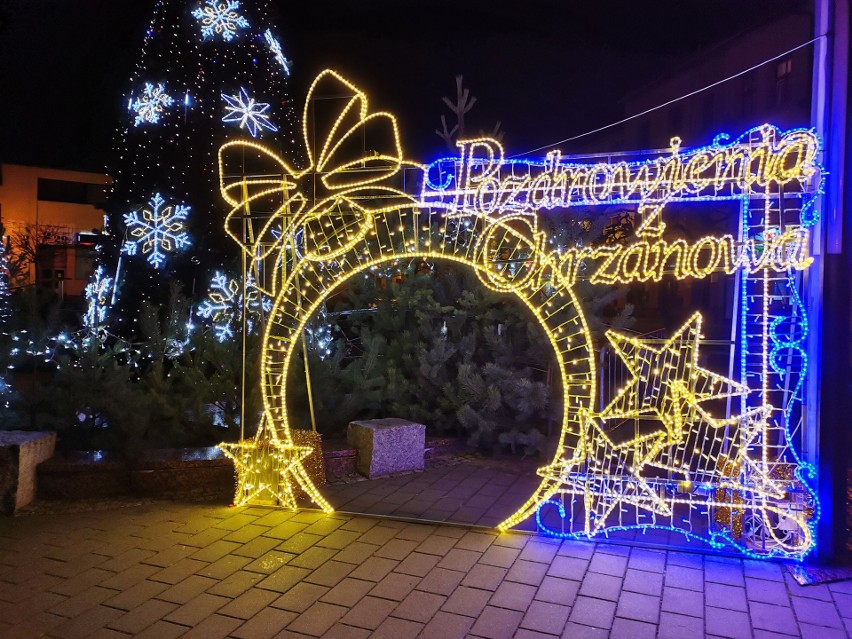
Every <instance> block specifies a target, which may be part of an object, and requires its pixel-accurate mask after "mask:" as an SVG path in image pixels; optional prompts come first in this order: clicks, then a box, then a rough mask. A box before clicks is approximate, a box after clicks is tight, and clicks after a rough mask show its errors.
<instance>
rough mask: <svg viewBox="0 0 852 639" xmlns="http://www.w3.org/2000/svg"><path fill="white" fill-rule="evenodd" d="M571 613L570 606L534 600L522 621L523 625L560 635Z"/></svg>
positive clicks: (538, 630) (530, 628)
mask: <svg viewBox="0 0 852 639" xmlns="http://www.w3.org/2000/svg"><path fill="white" fill-rule="evenodd" d="M569 614H571V607H570V606H563V605H560V604H555V603H547V602H544V601H533V602H532V603H530V605H529V608H527V611H526V614H525V615H524V618H523V620H522V621H521V627H522V628H527V629H529V630H535V631H537V632H544V633H548V634H551V635H558V634H560V633H561V632H562V629H563V628H564V627H565V624H566V622H567V621H568V615H569Z"/></svg>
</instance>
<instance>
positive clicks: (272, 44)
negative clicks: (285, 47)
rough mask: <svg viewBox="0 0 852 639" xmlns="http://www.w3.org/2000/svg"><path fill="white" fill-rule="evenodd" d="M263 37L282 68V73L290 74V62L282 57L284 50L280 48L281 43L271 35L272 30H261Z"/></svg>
mask: <svg viewBox="0 0 852 639" xmlns="http://www.w3.org/2000/svg"><path fill="white" fill-rule="evenodd" d="M263 37H264V38H266V44H267V45H268V46H269V50H270V52H272V55H273V56H274V57H275V60H276V61H277V62H278V64H280V65H281V68H282V69H284V75H286V76H289V75H290V65H291V64H292V62H291V61H290V60H288V59H287V58H285V57H284V52H283V51H282V50H281V43H280V42H278V40H277V39H276V38H275V36H273V35H272V31H270V30H269V29H267V30H266V31H264V32H263Z"/></svg>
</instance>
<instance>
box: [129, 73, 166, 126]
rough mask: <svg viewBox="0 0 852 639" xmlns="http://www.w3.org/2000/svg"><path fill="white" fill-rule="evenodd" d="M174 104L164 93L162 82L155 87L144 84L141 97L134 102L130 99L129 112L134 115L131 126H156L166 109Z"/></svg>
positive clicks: (148, 83)
mask: <svg viewBox="0 0 852 639" xmlns="http://www.w3.org/2000/svg"><path fill="white" fill-rule="evenodd" d="M174 102H175V101H174V98H172V96H170V95H169V94H168V93H166V87H165V85H164V84H163V83H162V82H160V83H159V84H157V85H156V86H155V85H154V84H152V83H150V82H146V83H145V89H144V90H143V91H142V95H141V96H140V97H138V98H136V99H135V100H133V99H132V98H131V102H130V104H129V107H130V110H131V111H133V112H134V113H135V114H136V119H135V120H134V121H133V125H134V126H139V125H140V124H145V123H148V124H157V123H158V122H159V121H160V116H161V115H162V114H163V112H164V111H165V109H166V107H170V106H172V104H174Z"/></svg>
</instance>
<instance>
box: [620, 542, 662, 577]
mask: <svg viewBox="0 0 852 639" xmlns="http://www.w3.org/2000/svg"><path fill="white" fill-rule="evenodd" d="M627 567H628V568H632V569H634V570H643V571H645V572H656V573H662V572H663V571H664V570H665V569H666V553H665V551H662V550H646V549H645V548H634V549H633V550H632V551H631V553H630V557H629V558H628V560H627Z"/></svg>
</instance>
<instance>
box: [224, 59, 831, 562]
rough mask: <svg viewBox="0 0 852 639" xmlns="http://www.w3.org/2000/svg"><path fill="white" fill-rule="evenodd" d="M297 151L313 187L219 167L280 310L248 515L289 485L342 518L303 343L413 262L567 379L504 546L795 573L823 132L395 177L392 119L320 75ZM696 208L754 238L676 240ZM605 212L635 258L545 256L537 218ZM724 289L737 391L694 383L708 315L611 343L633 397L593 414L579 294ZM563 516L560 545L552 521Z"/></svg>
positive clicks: (707, 377) (490, 147)
mask: <svg viewBox="0 0 852 639" xmlns="http://www.w3.org/2000/svg"><path fill="white" fill-rule="evenodd" d="M319 92H321V93H323V94H330V95H336V96H340V95H341V94H342V95H345V96H348V97H347V98H346V99H343V100H342V101H341V106H340V109H339V110H338V111H337V112H336V117H333V118H330V119H329V120H328V121H325V120H322V121H321V120H320V119H319V118H317V116H316V115H315V113H314V111H313V110H312V108H311V102H312V98H313V97H314V95H315V94H317V93H319ZM303 133H304V140H305V146H306V149H305V155H306V157H307V159H308V161H307V166H306V167H305V168H295V167H293V166H291V165H290V164H288V162H287V161H285V160H284V159H282V158H281V157H279V156H278V155H277V154H276V153H275V152H273V151H272V150H271V149H269V148H267V147H265V146H262V145H260V144H258V143H257V142H255V141H253V140H239V141H231V142H228V143H226V144H225V145H224V146H223V147H222V148H221V150H220V154H219V158H220V177H221V191H222V195H223V197H224V198H225V200H226V201H227V202H228V203H229V205H230V206H231V207H232V209H231V212H230V214H229V215H228V216H227V219H226V223H225V226H226V231H227V233H228V234H229V235H230V236H231V237H232V238H233V239H234V240H235V241H236V242H237V243H238V244H239V245H240V246H241V247H242V248H243V250H244V251H245V255H246V258H247V260H248V261H249V262H250V263H252V264H255V265H261V264H262V265H264V267H265V268H266V269H267V271H268V270H270V269H271V270H273V271H274V273H273V275H272V277H270V278H268V283H267V284H266V288H265V289H263V292H264V294H267V295H270V296H271V297H272V298H273V299H274V300H275V303H274V306H273V308H272V311H271V314H270V317H269V320H268V322H267V326H266V332H265V338H264V352H263V356H262V373H263V374H262V385H263V398H264V418H263V420H262V426H261V428H260V430H259V431H258V435H257V436H256V437H255V438H254V439H252V440H247V441H245V442H242V443H240V444H236V445H233V444H232V445H227V444H223V448H224V450H225V451H226V453H227V454H228V455H229V456H232V457H234V459H235V460H236V461H237V465H238V474H239V491H238V493H239V494H238V501H241V502H244V501H245V500H247V499H248V498H249V497H251V496H252V495H254V494H257V493H259V492H265V493H266V494H267V495H274V496H276V499H277V501H279V502H280V503H282V504H285V505H288V506H293V505H294V502H293V498H292V495H293V485H292V482H293V481H295V482H297V483H298V484H299V485H300V486H301V487H302V489H304V491H305V492H306V493H307V494H308V495H309V496H310V498H311V499H313V501H314V503H316V504H317V505H318V506H320V507H321V508H323V509H325V510H330V509H331V507H330V506H329V504H328V503H327V502H326V501H325V500H324V499H323V498H322V496H321V495H320V493H319V491H318V490H317V489H316V488H315V487H314V486H313V485H312V484H311V482H310V479H309V478H308V476H307V474H306V473H305V472H304V468H303V467H302V461H301V460H302V459H303V453H304V451H302V450H301V449H300V448H299V447H298V446H295V444H294V442H293V438H292V436H291V433H290V429H291V427H292V424H291V423H290V417H289V414H288V412H287V406H286V401H285V398H286V387H287V371H288V368H289V366H290V362H291V360H292V358H293V355H294V353H295V351H296V349H297V346H298V344H299V341H300V336H301V335H302V332H303V330H304V329H305V326H306V324H307V323H308V321H309V319H310V318H311V316H312V315H313V314H314V313H315V312H316V311H317V310H318V309H319V308H320V307H321V305H322V304H323V302H324V300H325V299H326V298H327V296H328V295H329V294H330V293H331V292H332V291H333V290H334V289H335V288H337V287H339V286H340V285H341V284H343V283H345V282H346V281H347V280H348V279H349V278H351V277H353V276H355V275H356V274H359V273H363V272H364V271H366V270H368V269H371V268H373V267H375V266H377V265H381V264H384V263H387V262H390V261H393V260H398V259H400V258H403V259H407V260H411V259H415V258H426V259H429V260H435V259H444V260H448V261H452V262H456V263H459V264H463V265H465V266H467V267H469V268H471V269H473V270H474V271H475V272H476V273H477V275H478V277H479V280H480V281H481V282H482V284H483V285H485V286H487V287H489V288H491V289H493V290H495V291H502V292H506V293H510V294H513V295H515V296H516V297H517V298H518V299H519V300H520V301H521V302H522V303H523V304H524V305H525V306H526V307H527V308H529V310H530V314H531V317H532V318H533V319H534V320H535V321H536V322H538V324H539V325H540V326H541V327H542V329H543V330H544V332H545V333H546V335H547V337H548V339H549V341H550V344H551V345H552V347H553V350H554V353H555V355H556V360H557V362H558V373H559V376H560V381H561V388H562V392H563V402H562V430H561V439H560V445H559V447H558V449H557V452H556V455H555V458H554V460H553V462H552V463H551V464H549V465H547V466H545V467H544V468H542V469H540V470H539V474H540V475H541V477H542V481H541V484H540V486H539V487H538V489H537V490H536V491H535V492H534V494H533V495H532V496H531V497H530V498H529V500H527V502H526V503H524V504H523V505H522V506H521V508H519V509H518V511H517V512H516V513H514V514H513V515H511V516H510V517H508V518H507V519H506V520H505V521H504V522H502V523H501V524H500V525H499V526H498V528H499V529H500V530H506V529H508V528H510V527H512V526H514V525H517V524H518V523H520V522H522V521H524V520H526V519H528V518H530V517H531V516H535V517H536V519H537V520H538V521H539V523H540V525H541V528H542V530H544V531H545V532H547V531H549V532H552V533H553V534H560V535H566V536H573V535H586V536H591V535H596V534H600V533H607V532H608V531H611V530H615V529H626V528H639V529H650V528H654V527H667V528H670V529H672V530H678V531H680V532H683V533H684V534H686V535H691V536H695V537H698V538H701V539H703V540H704V541H706V542H708V543H710V544H711V545H713V546H716V547H723V546H724V547H728V548H734V549H739V550H741V551H743V552H746V553H751V554H754V555H757V556H772V555H782V556H788V557H794V558H801V557H803V556H804V555H805V554H806V553H807V552H808V551H809V550H810V549H811V548H812V546H813V543H814V540H813V532H812V531H813V525H814V523H815V521H816V518H817V517H818V507H817V503H816V499H815V497H814V494H813V491H812V489H811V488H810V486H809V483H808V482H809V479H810V478H809V476H808V475H809V473H810V472H811V469H810V468H809V467H808V466H807V465H806V464H805V463H803V462H802V461H801V460H800V459H799V457H798V456H797V453H796V451H795V448H794V446H793V442H792V434H791V430H792V429H793V428H794V427H795V426H794V424H793V422H794V421H795V420H796V416H797V415H799V411H800V404H801V399H802V397H801V392H802V388H803V386H802V383H801V380H802V379H803V376H804V374H805V371H806V366H807V363H806V360H805V357H804V347H803V345H804V340H805V338H806V336H807V320H806V316H805V315H804V308H803V305H802V303H801V300H800V297H799V292H798V289H799V286H800V278H799V277H798V274H800V273H801V272H802V271H803V270H804V269H806V268H807V267H808V266H809V265H810V263H811V258H810V257H809V255H808V248H809V244H810V235H809V227H810V226H812V225H813V224H814V223H815V221H816V213H815V212H814V211H813V210H812V209H811V202H812V200H813V197H814V195H815V194H816V192H817V191H818V189H819V186H820V180H821V170H820V167H819V165H818V164H816V157H817V154H818V152H819V141H818V139H817V138H816V136H815V135H814V134H813V132H811V131H808V130H794V131H788V132H786V133H782V132H780V131H778V130H777V129H775V128H774V127H771V126H768V125H766V126H763V127H759V128H757V129H754V130H752V131H749V132H747V133H746V134H744V135H743V136H742V137H740V138H738V139H736V140H734V141H728V139H727V138H725V137H722V136H720V137H718V138H717V139H716V140H714V141H713V143H712V144H711V145H710V146H708V147H704V148H698V149H682V148H681V141H680V140H679V139H677V138H675V139H673V140H672V146H671V152H670V153H669V154H656V156H655V157H651V158H650V159H646V160H642V161H639V162H618V163H613V164H607V163H597V164H584V163H577V162H571V161H567V159H563V158H562V156H561V155H560V154H559V152H553V153H550V154H548V155H547V157H546V158H545V159H543V160H507V159H505V156H504V153H503V148H502V147H501V145H500V144H499V143H498V142H497V141H496V140H492V139H487V138H482V139H475V140H463V141H460V142H459V143H458V147H459V156H458V157H454V158H446V159H442V160H438V161H436V162H433V163H432V164H430V165H428V166H419V165H416V164H414V163H412V162H407V161H405V160H404V159H403V153H402V147H401V145H400V141H399V134H398V129H397V124H396V120H395V118H394V117H393V116H392V115H390V114H388V113H370V112H369V109H368V102H367V97H366V95H365V94H364V93H363V92H362V91H360V90H359V89H358V88H357V87H356V86H355V85H354V84H352V83H351V82H349V81H348V80H346V79H344V78H343V77H341V76H340V75H338V74H337V73H335V72H333V71H324V72H323V73H321V74H320V75H319V76H318V77H317V79H316V80H315V81H314V83H313V85H312V86H311V88H310V91H309V94H308V99H307V101H306V107H305V113H304V118H303ZM365 140H366V141H367V143H366V145H365V144H364V141H365ZM365 148H366V151H365ZM247 166H254V167H256V170H254V171H250V170H248V169H246V167H247ZM404 168H408V169H411V168H415V169H419V170H421V171H422V175H423V179H422V190H421V192H420V194H419V197H414V196H412V195H411V194H409V193H407V192H406V190H405V189H404V188H403V186H402V180H401V178H402V174H403V169H404ZM699 200H738V201H740V202H742V208H741V210H742V212H743V213H742V215H743V224H742V228H743V233H742V234H741V236H739V237H733V236H731V235H725V236H721V237H715V236H709V237H704V238H701V239H699V240H698V241H697V242H694V243H687V242H686V241H684V240H682V239H668V238H665V237H664V232H665V221H664V216H663V213H664V209H665V207H666V205H667V204H669V203H671V202H692V201H699ZM781 200H783V201H784V204H785V206H781V207H779V206H778V202H779V201H781ZM791 202H794V205H791V204H790V203H791ZM611 204H624V205H631V206H634V207H635V209H636V213H637V219H638V220H639V221H640V224H639V225H638V227H637V231H636V234H635V237H634V238H631V241H629V242H628V243H625V244H623V245H622V244H618V245H615V246H612V245H602V246H581V247H572V248H569V249H566V250H553V249H551V247H550V245H549V243H548V238H547V236H546V233H545V232H544V231H542V230H541V228H540V224H539V218H538V216H539V212H540V211H542V210H547V209H557V208H567V207H572V206H586V207H589V206H598V205H611ZM259 210H260V211H266V212H267V213H268V214H267V216H266V218H265V220H264V222H263V223H262V224H261V225H260V226H259V227H258V228H256V229H253V230H252V233H250V234H249V235H250V240H246V239H244V237H245V234H244V230H245V224H246V219H248V217H249V216H250V215H251V214H252V212H254V211H259ZM791 211H793V213H794V214H795V215H794V217H795V219H793V218H791V213H790V212H791ZM714 273H715V274H728V275H735V276H736V277H737V280H738V281H739V283H740V291H739V295H740V298H741V308H740V314H739V317H740V321H739V330H740V338H739V344H738V351H739V355H740V358H741V365H740V370H739V375H738V379H731V378H729V377H725V376H722V375H721V374H718V373H716V372H711V371H710V370H707V369H705V368H703V367H702V366H701V365H700V363H699V355H700V353H701V346H702V343H703V342H702V335H701V322H702V318H701V315H700V314H697V313H696V314H694V315H693V316H692V317H691V318H690V319H689V320H688V321H687V322H686V323H685V324H684V325H683V326H682V327H681V328H680V329H679V330H677V331H675V332H674V333H673V334H672V335H671V337H669V338H668V339H667V340H661V341H660V342H659V343H652V342H648V341H643V340H638V339H634V338H630V337H627V336H624V335H620V334H617V333H610V334H608V336H607V337H608V339H609V341H610V343H611V347H612V348H613V349H614V350H615V352H616V353H617V354H618V356H619V357H620V359H621V360H622V361H623V363H624V365H625V367H626V368H627V370H628V371H629V374H630V379H629V382H628V383H627V385H626V386H625V387H624V388H622V389H621V390H620V391H618V392H615V393H614V394H613V398H612V400H611V401H610V402H609V403H608V404H607V405H606V406H604V407H602V408H601V409H600V410H596V406H595V398H596V396H597V395H596V361H595V351H594V348H593V344H592V338H591V335H590V332H589V328H588V325H587V323H586V319H585V317H584V314H583V309H582V308H581V306H580V303H579V301H578V298H577V296H576V293H575V290H574V289H575V284H576V282H577V280H578V278H580V277H583V278H588V280H589V281H591V282H592V283H598V284H607V283H617V282H618V283H627V282H657V281H660V280H661V279H663V278H675V279H685V278H692V279H702V278H707V277H709V276H710V275H711V274H714ZM719 398H730V399H729V401H734V402H735V403H738V404H739V407H738V408H737V409H736V410H734V411H732V412H733V414H732V415H731V414H727V415H726V416H720V415H716V414H713V412H714V411H713V410H711V408H710V406H709V404H711V403H712V401H713V400H717V399H719ZM737 400H738V401H737ZM730 412H731V411H729V413H730ZM625 420H626V421H631V420H633V421H634V422H636V423H638V422H639V421H641V422H642V424H643V428H641V429H639V428H638V427H637V429H636V430H637V432H636V433H635V434H634V435H633V436H630V437H627V438H626V439H625V438H624V437H621V438H620V439H619V440H618V441H616V440H615V439H613V438H611V437H610V435H611V433H612V432H613V429H612V425H614V424H615V425H616V426H617V424H618V422H620V421H625ZM270 460H271V461H270ZM267 467H268V468H267ZM259 468H261V469H266V470H267V471H269V472H260V471H259V470H258V469H259ZM270 469H271V470H270ZM551 507H552V511H551V512H552V513H553V512H555V513H557V516H558V518H559V520H560V528H559V530H554V529H553V528H552V526H551V525H550V524H549V523H548V521H551V520H552V517H551V519H550V520H548V518H547V517H545V516H543V515H542V513H543V510H544V509H547V508H551ZM628 511H629V512H630V513H632V514H631V516H630V517H629V518H627V519H625V515H624V513H625V512H628ZM684 512H686V513H687V518H688V517H691V516H692V515H691V514H690V513H692V512H699V513H701V516H702V517H704V518H705V520H706V521H707V522H708V524H707V526H705V527H704V528H703V529H701V530H696V529H695V528H693V527H692V526H691V524H689V522H687V520H686V519H684V517H683V514H684ZM684 522H686V523H684ZM758 530H759V535H758V534H757V531H758Z"/></svg>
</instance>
